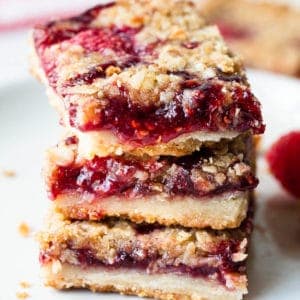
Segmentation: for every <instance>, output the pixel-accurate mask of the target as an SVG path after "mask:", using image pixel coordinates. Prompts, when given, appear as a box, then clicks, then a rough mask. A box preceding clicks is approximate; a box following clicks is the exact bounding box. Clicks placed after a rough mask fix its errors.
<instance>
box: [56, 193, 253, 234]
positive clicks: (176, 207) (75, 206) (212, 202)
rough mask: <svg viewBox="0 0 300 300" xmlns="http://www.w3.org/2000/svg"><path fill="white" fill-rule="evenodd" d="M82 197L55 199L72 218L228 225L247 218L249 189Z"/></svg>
mask: <svg viewBox="0 0 300 300" xmlns="http://www.w3.org/2000/svg"><path fill="white" fill-rule="evenodd" d="M83 197H84V196H83V195H80V194H77V195H76V194H72V195H69V194H67V195H64V196H59V198H58V199H57V200H55V201H54V204H55V207H56V210H57V211H59V212H60V213H62V214H63V215H64V216H65V217H66V218H71V219H81V220H83V219H90V220H99V219H101V218H102V217H103V216H110V217H122V218H125V219H129V220H131V221H133V222H137V223H141V222H147V223H154V222H157V223H160V224H163V225H167V226H169V225H182V226H184V227H195V228H205V227H210V228H213V229H226V228H236V227H238V226H240V224H241V222H242V221H243V220H244V219H245V217H246V215H247V210H248V198H249V193H248V192H236V193H224V194H221V195H218V196H213V197H206V198H205V197H204V198H199V199H193V198H191V197H188V196H185V197H174V198H172V199H170V196H167V195H165V196H163V195H156V196H148V197H147V198H135V199H124V198H123V199H122V198H119V197H108V198H104V199H99V200H98V201H97V200H96V201H90V202H89V201H88V199H84V198H83ZM153 208H155V209H153Z"/></svg>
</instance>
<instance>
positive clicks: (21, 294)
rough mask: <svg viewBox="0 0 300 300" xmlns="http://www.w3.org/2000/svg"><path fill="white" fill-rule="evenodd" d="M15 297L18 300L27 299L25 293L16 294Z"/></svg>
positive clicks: (27, 295)
mask: <svg viewBox="0 0 300 300" xmlns="http://www.w3.org/2000/svg"><path fill="white" fill-rule="evenodd" d="M16 296H17V298H18V299H21V300H22V299H27V298H28V297H29V294H28V293H27V292H17V293H16Z"/></svg>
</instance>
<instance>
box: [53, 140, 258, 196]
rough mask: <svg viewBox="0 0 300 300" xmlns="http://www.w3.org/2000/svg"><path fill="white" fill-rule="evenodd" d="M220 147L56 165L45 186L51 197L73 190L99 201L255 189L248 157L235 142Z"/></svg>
mask: <svg viewBox="0 0 300 300" xmlns="http://www.w3.org/2000/svg"><path fill="white" fill-rule="evenodd" d="M69 140H70V138H68V139H67V140H66V143H70V141H69ZM221 145H222V146H220V145H219V146H218V147H217V148H215V149H213V148H210V147H209V146H207V147H205V146H203V147H202V149H201V151H198V152H195V153H194V154H192V155H188V156H183V157H180V158H176V157H171V156H162V157H160V158H144V159H142V160H141V159H137V158H136V157H132V156H130V157H126V156H119V157H113V156H108V157H102V158H100V157H95V158H94V159H92V160H85V161H82V162H80V163H78V162H71V163H69V164H67V165H65V166H59V165H57V166H55V167H54V169H53V171H52V172H51V175H50V177H49V178H48V189H49V192H50V195H51V198H52V199H55V198H56V197H58V196H59V195H62V194H65V193H74V192H75V193H76V192H77V193H81V194H85V195H89V196H91V195H93V196H95V197H97V198H98V199H99V198H105V197H109V196H122V197H124V198H133V197H143V196H147V195H153V194H157V193H166V194H168V195H170V196H176V195H183V196H185V195H190V196H195V197H197V196H210V195H215V194H220V193H222V192H226V191H234V190H238V191H246V190H250V189H253V188H255V187H256V186H257V184H258V180H257V178H256V177H255V175H254V174H253V171H252V168H251V166H250V164H249V162H248V158H247V157H245V155H244V153H243V151H242V149H239V146H237V145H239V143H238V142H236V141H235V142H231V143H230V142H224V143H223V144H222V143H221ZM241 145H242V143H241ZM88 198H89V199H90V197H88Z"/></svg>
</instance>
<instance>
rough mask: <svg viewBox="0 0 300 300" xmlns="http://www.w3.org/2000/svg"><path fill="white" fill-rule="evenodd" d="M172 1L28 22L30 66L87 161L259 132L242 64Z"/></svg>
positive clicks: (175, 151) (182, 4) (193, 14)
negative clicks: (40, 22) (42, 22)
mask: <svg viewBox="0 0 300 300" xmlns="http://www.w3.org/2000/svg"><path fill="white" fill-rule="evenodd" d="M171 2H172V1H171ZM174 3H175V4H174ZM174 3H173V4H172V3H170V1H166V2H163V3H162V2H161V1H158V0H157V1H147V0H144V1H119V2H117V3H110V4H107V5H105V6H98V7H95V8H93V9H91V10H89V11H87V12H86V13H84V14H82V15H80V16H77V17H73V18H70V19H67V20H62V21H56V22H51V23H48V24H46V25H43V26H38V27H37V28H35V30H34V32H33V37H32V40H33V55H32V56H33V58H32V69H33V72H34V73H36V74H37V76H38V77H39V78H40V79H41V80H42V81H43V83H44V84H45V85H46V86H47V89H48V95H49V98H50V101H51V103H52V104H53V105H54V106H55V107H56V108H57V110H58V111H59V113H60V116H61V119H62V122H63V123H64V125H65V126H66V127H68V128H69V130H70V131H71V132H72V133H73V134H74V135H76V136H77V137H78V138H79V145H80V149H81V152H82V154H83V155H85V156H86V157H92V156H94V155H95V154H96V155H98V156H106V155H108V154H112V153H115V154H120V153H123V152H131V151H135V152H136V153H137V154H139V155H141V154H143V153H147V154H149V155H175V156H180V155H184V154H188V153H191V152H193V151H195V150H198V149H199V147H200V146H201V143H202V142H203V141H207V140H210V141H219V140H220V139H221V138H232V137H234V136H237V135H238V134H239V133H242V132H245V131H248V130H250V131H252V132H253V133H262V132H263V130H264V124H263V123H262V116H261V112H260V104H259V102H258V101H257V99H256V98H255V97H254V95H253V94H252V93H251V91H250V88H249V85H248V83H247V78H246V76H245V73H244V69H243V66H242V64H241V61H240V60H239V59H238V58H237V57H236V56H234V55H233V54H232V53H231V52H230V51H229V49H228V48H227V46H226V45H225V43H224V41H223V40H222V38H221V36H220V34H219V31H218V30H217V28H216V27H215V26H210V25H207V24H206V22H205V20H204V19H203V18H202V17H201V16H199V14H198V13H197V11H195V7H194V6H193V5H192V3H190V2H187V1H175V2H174Z"/></svg>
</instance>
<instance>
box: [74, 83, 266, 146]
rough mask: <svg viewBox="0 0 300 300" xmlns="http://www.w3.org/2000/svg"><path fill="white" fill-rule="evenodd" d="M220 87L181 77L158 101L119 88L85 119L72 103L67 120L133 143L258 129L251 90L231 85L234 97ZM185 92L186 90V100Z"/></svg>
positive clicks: (259, 121) (256, 104)
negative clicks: (138, 99)
mask: <svg viewBox="0 0 300 300" xmlns="http://www.w3.org/2000/svg"><path fill="white" fill-rule="evenodd" d="M226 81H227V80H226ZM223 87H224V85H223V83H222V82H221V81H219V80H209V81H204V82H202V81H201V80H196V79H186V80H185V79H184V80H183V82H182V85H181V89H180V90H179V91H177V93H176V94H175V96H174V98H173V100H172V101H170V102H169V103H163V104H160V105H158V106H157V105H154V104H152V105H151V104H150V105H141V104H140V103H139V104H135V102H133V101H132V100H131V99H130V96H129V92H128V91H127V89H126V88H125V87H118V89H119V90H120V93H119V94H120V96H118V97H110V96H108V97H107V98H106V99H107V101H106V104H105V106H104V107H101V108H100V107H98V106H96V107H95V108H94V111H93V113H92V114H91V115H92V116H93V117H92V118H91V119H89V121H87V122H86V123H84V124H80V122H79V121H78V120H79V118H78V112H79V111H80V108H79V107H77V106H71V107H70V109H69V116H70V124H71V126H73V127H77V128H79V129H80V130H81V131H89V130H108V131H112V132H113V133H114V134H115V135H116V136H118V138H119V139H120V140H121V141H125V142H128V141H129V142H130V143H132V144H134V145H137V146H141V145H144V146H145V145H151V144H156V143H158V142H164V143H166V142H168V141H170V140H172V139H174V138H176V137H178V136H179V135H181V134H184V133H189V132H193V131H197V130H205V131H225V130H233V131H238V132H244V131H246V130H248V129H252V130H253V132H254V133H262V132H263V131H264V125H263V122H262V116H261V111H260V104H259V102H258V101H257V100H256V99H255V97H254V96H253V94H252V93H251V92H250V90H249V89H248V88H242V87H241V86H234V87H232V91H231V94H232V100H231V101H228V95H226V94H225V93H224V92H223ZM114 88H117V87H116V86H114ZM186 93H190V98H189V99H187V98H186V96H185V95H186ZM228 102H229V103H228ZM101 105H102V104H101ZM79 115H80V113H79Z"/></svg>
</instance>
